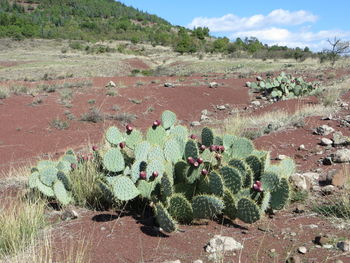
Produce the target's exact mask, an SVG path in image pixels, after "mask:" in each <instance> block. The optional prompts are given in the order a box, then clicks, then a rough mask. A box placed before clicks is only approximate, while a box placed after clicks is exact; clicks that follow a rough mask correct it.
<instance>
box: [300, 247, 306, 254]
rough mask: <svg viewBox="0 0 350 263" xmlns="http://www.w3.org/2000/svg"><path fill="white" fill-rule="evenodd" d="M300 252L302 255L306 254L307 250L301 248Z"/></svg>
mask: <svg viewBox="0 0 350 263" xmlns="http://www.w3.org/2000/svg"><path fill="white" fill-rule="evenodd" d="M298 252H299V253H301V254H306V252H307V248H306V247H299V248H298Z"/></svg>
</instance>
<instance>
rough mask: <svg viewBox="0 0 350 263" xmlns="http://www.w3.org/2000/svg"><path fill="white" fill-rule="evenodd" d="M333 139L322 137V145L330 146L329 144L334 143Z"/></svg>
mask: <svg viewBox="0 0 350 263" xmlns="http://www.w3.org/2000/svg"><path fill="white" fill-rule="evenodd" d="M332 144H333V141H332V140H330V139H328V138H322V139H321V145H323V146H328V145H332Z"/></svg>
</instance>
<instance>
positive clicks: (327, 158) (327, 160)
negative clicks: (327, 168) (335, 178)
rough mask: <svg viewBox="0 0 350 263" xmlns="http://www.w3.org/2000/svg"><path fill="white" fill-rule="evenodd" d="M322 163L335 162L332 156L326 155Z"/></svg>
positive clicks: (329, 163) (330, 163)
mask: <svg viewBox="0 0 350 263" xmlns="http://www.w3.org/2000/svg"><path fill="white" fill-rule="evenodd" d="M322 164H323V165H332V164H333V160H332V158H331V157H325V158H323V160H322Z"/></svg>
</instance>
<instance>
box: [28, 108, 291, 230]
mask: <svg viewBox="0 0 350 263" xmlns="http://www.w3.org/2000/svg"><path fill="white" fill-rule="evenodd" d="M105 138H106V141H107V144H106V145H105V147H101V149H97V148H96V149H95V150H94V151H95V152H94V154H95V161H96V162H99V163H100V164H101V165H97V167H99V173H100V174H101V176H100V179H101V180H100V182H99V185H100V187H101V190H102V191H103V192H104V193H106V196H111V197H112V198H114V199H115V200H118V201H129V200H133V199H136V198H139V199H140V200H142V201H144V202H146V203H148V204H149V205H150V206H152V207H153V209H154V214H155V217H156V219H157V221H158V223H159V225H160V227H161V228H162V229H163V230H164V231H166V232H172V231H175V230H176V229H177V226H178V223H181V224H188V223H191V222H192V221H193V220H195V219H212V218H214V217H216V216H219V215H224V216H226V217H228V218H230V219H235V218H239V219H240V220H242V221H244V222H247V223H253V222H255V221H257V220H259V219H260V218H261V216H262V215H263V214H264V213H265V211H266V210H268V209H282V208H283V207H284V206H285V205H286V204H287V202H288V199H289V191H290V186H289V183H288V177H289V176H290V175H291V174H292V173H293V172H294V169H295V165H294V162H293V161H292V160H291V159H288V158H287V159H284V160H283V161H281V162H280V163H279V164H275V165H272V164H270V162H269V161H270V158H269V153H268V152H265V151H258V150H256V149H255V148H254V146H253V143H252V142H251V141H250V140H249V139H246V138H241V137H237V136H234V135H228V134H225V135H223V136H217V135H215V134H214V132H213V131H212V130H211V129H210V128H207V127H205V128H203V129H202V131H201V134H198V135H194V134H192V135H190V134H189V131H188V129H187V128H186V127H185V126H181V125H177V118H176V115H175V113H173V112H171V111H165V112H163V114H162V116H161V120H156V121H154V122H153V123H152V124H151V127H150V128H149V129H148V130H147V132H146V133H145V135H144V134H142V133H141V132H140V131H139V130H137V129H134V128H133V127H132V126H131V125H127V126H126V127H125V131H124V132H123V131H120V130H119V129H118V128H117V127H115V126H112V127H110V128H109V129H108V130H107V131H106V134H105ZM65 156H67V155H65ZM65 156H64V157H63V158H67V157H65ZM72 156H73V155H72ZM70 165H71V164H69V165H68V163H67V167H69V168H70V167H71V166H70ZM57 166H58V164H56V166H53V165H51V166H50V167H54V168H53V169H55V172H56V173H58V172H59V169H58V168H57ZM69 171H70V170H67V171H64V172H65V173H66V172H67V173H69ZM34 173H35V175H34V177H38V178H39V176H40V173H41V168H38V169H37V171H35V172H34ZM53 174H54V172H53ZM48 176H52V178H51V177H50V178H51V179H50V178H49V179H47V182H46V180H45V179H43V180H44V181H43V182H42V184H45V185H46V186H47V187H48V188H49V189H51V188H50V187H51V186H52V184H54V181H57V180H60V178H59V177H58V176H57V175H52V174H50V175H48ZM44 178H46V177H44ZM66 178H67V181H68V178H69V176H66ZM32 180H34V179H32ZM38 188H39V187H38ZM64 189H65V190H66V192H67V195H69V187H65V188H64ZM57 199H58V200H59V201H60V202H61V200H60V199H59V198H58V196H57ZM62 203H63V202H62ZM65 203H67V202H64V203H63V204H65Z"/></svg>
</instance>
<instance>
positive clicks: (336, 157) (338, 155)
mask: <svg viewBox="0 0 350 263" xmlns="http://www.w3.org/2000/svg"><path fill="white" fill-rule="evenodd" d="M332 160H333V162H335V163H347V162H350V149H340V150H338V151H336V152H335V153H334V154H333V156H332Z"/></svg>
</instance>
